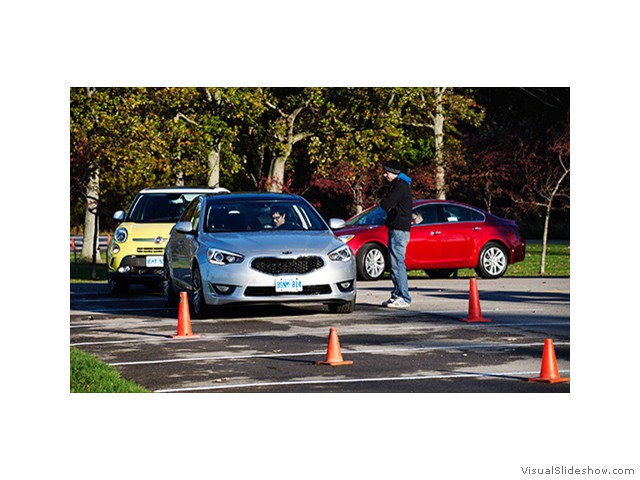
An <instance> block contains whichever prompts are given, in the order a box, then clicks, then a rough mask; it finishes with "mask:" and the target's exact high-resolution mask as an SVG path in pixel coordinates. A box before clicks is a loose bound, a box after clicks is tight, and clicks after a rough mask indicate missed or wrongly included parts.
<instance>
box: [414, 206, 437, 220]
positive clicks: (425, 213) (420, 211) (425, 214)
mask: <svg viewBox="0 0 640 480" xmlns="http://www.w3.org/2000/svg"><path fill="white" fill-rule="evenodd" d="M411 218H412V223H413V225H429V224H431V223H438V206H437V205H434V204H428V205H420V206H419V207H416V208H414V209H413V213H412V215H411Z"/></svg>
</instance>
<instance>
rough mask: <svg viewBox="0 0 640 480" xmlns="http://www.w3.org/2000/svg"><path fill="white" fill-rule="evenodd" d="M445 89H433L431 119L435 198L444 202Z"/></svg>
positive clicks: (445, 194) (445, 195)
mask: <svg viewBox="0 0 640 480" xmlns="http://www.w3.org/2000/svg"><path fill="white" fill-rule="evenodd" d="M444 91H445V87H436V88H434V89H433V92H434V95H435V100H436V109H435V114H434V117H433V134H434V137H435V163H436V178H435V180H436V198H437V199H439V200H445V199H446V198H447V192H446V182H445V178H446V170H445V164H444V152H443V150H442V144H443V142H444V109H443V100H442V98H443V96H444Z"/></svg>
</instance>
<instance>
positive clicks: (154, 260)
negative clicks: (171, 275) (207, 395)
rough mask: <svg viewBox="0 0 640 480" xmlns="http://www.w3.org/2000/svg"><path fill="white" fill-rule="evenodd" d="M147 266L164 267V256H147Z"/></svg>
mask: <svg viewBox="0 0 640 480" xmlns="http://www.w3.org/2000/svg"><path fill="white" fill-rule="evenodd" d="M147 267H164V258H163V257H147Z"/></svg>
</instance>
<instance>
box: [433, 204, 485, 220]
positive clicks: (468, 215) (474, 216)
mask: <svg viewBox="0 0 640 480" xmlns="http://www.w3.org/2000/svg"><path fill="white" fill-rule="evenodd" d="M442 210H443V212H444V220H445V222H482V221H483V220H484V215H483V214H482V213H480V212H478V211H477V210H473V209H471V208H466V207H463V206H460V205H452V204H446V205H443V206H442Z"/></svg>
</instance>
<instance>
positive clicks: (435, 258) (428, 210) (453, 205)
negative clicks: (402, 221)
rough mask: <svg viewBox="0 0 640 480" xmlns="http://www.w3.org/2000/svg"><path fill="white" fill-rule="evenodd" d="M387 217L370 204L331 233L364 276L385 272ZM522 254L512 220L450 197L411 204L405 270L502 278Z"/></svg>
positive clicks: (521, 241) (372, 277)
mask: <svg viewBox="0 0 640 480" xmlns="http://www.w3.org/2000/svg"><path fill="white" fill-rule="evenodd" d="M386 215H387V214H386V212H385V211H384V210H382V208H380V207H371V208H369V209H367V210H365V211H364V212H362V213H360V214H358V215H355V216H353V217H351V218H350V219H349V220H347V222H346V223H347V224H346V226H345V227H344V228H341V229H339V230H336V231H335V232H334V233H335V234H336V235H337V236H339V237H340V238H341V239H342V240H343V241H344V242H345V243H347V244H348V245H349V246H350V247H351V250H353V253H354V254H355V255H356V264H357V269H358V278H360V279H362V280H377V279H379V278H381V277H382V274H383V273H384V271H385V270H387V228H386V227H385V226H384V221H385V218H386ZM524 253H525V241H524V239H523V238H522V235H521V234H520V230H519V229H518V225H516V223H515V222H514V221H512V220H506V219H504V218H500V217H497V216H495V215H492V214H491V213H489V212H485V211H484V210H481V209H479V208H476V207H473V206H471V205H466V204H464V203H460V202H454V201H450V200H416V201H414V202H413V225H412V226H411V240H410V241H409V245H408V247H407V254H406V257H405V263H406V265H407V270H425V272H426V273H427V274H428V275H429V276H430V277H434V278H444V277H449V276H451V275H452V274H453V273H454V272H455V271H456V270H457V269H458V268H474V269H475V270H476V272H477V274H478V275H479V276H480V277H482V278H500V277H501V276H503V275H504V273H505V272H506V271H507V267H508V266H509V265H510V264H512V263H516V262H521V261H522V260H524Z"/></svg>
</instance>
